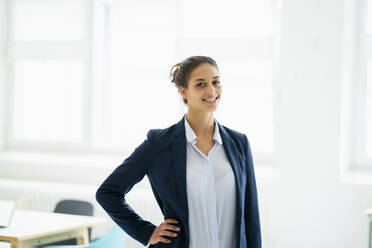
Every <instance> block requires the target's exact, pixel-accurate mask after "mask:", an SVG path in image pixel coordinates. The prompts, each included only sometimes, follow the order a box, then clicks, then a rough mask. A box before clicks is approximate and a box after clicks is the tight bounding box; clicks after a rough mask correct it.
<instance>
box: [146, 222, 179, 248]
mask: <svg viewBox="0 0 372 248" xmlns="http://www.w3.org/2000/svg"><path fill="white" fill-rule="evenodd" d="M176 223H178V221H176V220H174V219H166V220H165V221H164V222H163V223H161V224H160V225H159V226H158V227H157V228H156V229H155V230H154V232H153V234H152V235H151V238H150V240H149V243H150V244H156V243H158V242H163V243H170V242H171V241H170V240H169V239H166V238H164V237H162V236H168V237H177V233H175V232H178V231H179V230H180V228H179V227H178V226H176V225H173V224H176ZM172 231H175V232H172Z"/></svg>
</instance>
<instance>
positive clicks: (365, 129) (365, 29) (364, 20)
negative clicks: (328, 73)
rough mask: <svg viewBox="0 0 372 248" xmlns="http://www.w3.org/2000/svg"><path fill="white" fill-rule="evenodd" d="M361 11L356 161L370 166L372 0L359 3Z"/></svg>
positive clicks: (357, 79)
mask: <svg viewBox="0 0 372 248" xmlns="http://www.w3.org/2000/svg"><path fill="white" fill-rule="evenodd" d="M360 4H361V5H360V6H359V7H360V9H359V10H360V11H361V12H362V15H361V18H360V19H359V20H360V23H358V24H359V26H360V29H359V30H360V31H359V35H358V36H357V37H359V39H358V43H359V44H360V46H359V49H358V50H356V54H357V60H358V61H359V63H358V64H359V65H360V66H358V67H357V68H356V70H355V73H356V75H355V79H356V82H357V84H356V85H357V87H355V90H356V91H357V93H356V95H355V109H356V110H357V109H359V111H355V113H356V117H355V120H356V124H355V130H356V132H357V135H356V137H357V140H356V145H355V148H356V151H355V154H356V161H357V164H358V165H359V166H362V167H363V166H372V46H371V44H372V17H371V15H372V1H370V0H365V1H361V3H360Z"/></svg>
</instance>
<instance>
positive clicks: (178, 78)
mask: <svg viewBox="0 0 372 248" xmlns="http://www.w3.org/2000/svg"><path fill="white" fill-rule="evenodd" d="M204 63H207V64H210V65H213V66H214V67H216V69H217V70H218V66H217V63H216V61H215V60H214V59H212V58H211V57H207V56H191V57H188V58H187V59H185V60H183V61H182V62H180V63H177V64H175V65H174V66H172V68H171V72H170V75H169V77H170V78H171V82H172V83H174V85H175V86H176V87H177V88H178V89H180V87H183V88H187V87H188V82H189V79H190V75H191V72H192V71H193V70H194V69H195V68H196V67H198V66H199V65H200V64H204ZM173 68H176V69H175V70H174V71H173ZM183 102H184V103H185V104H187V99H185V98H183Z"/></svg>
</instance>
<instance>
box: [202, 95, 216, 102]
mask: <svg viewBox="0 0 372 248" xmlns="http://www.w3.org/2000/svg"><path fill="white" fill-rule="evenodd" d="M217 98H218V96H216V97H214V98H208V99H203V101H207V102H213V101H215V100H217Z"/></svg>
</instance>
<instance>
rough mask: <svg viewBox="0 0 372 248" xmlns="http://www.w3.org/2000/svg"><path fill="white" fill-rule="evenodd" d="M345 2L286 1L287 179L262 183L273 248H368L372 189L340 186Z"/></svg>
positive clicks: (283, 137)
mask: <svg viewBox="0 0 372 248" xmlns="http://www.w3.org/2000/svg"><path fill="white" fill-rule="evenodd" d="M343 11H344V10H343V1H340V0H319V1H317V0H312V1H310V0H288V1H286V0H283V26H282V28H283V30H282V32H283V33H282V64H281V70H280V86H281V88H282V98H281V103H282V105H281V107H280V109H281V111H280V114H279V116H280V118H281V120H280V135H279V136H280V151H279V154H280V177H279V178H277V179H275V180H268V179H266V180H265V179H262V180H260V181H259V187H260V198H261V209H262V210H261V212H262V218H263V224H262V225H263V229H264V230H265V232H264V241H265V244H266V247H270V248H300V247H301V248H307V247H308V248H314V247H316V248H329V247H332V248H354V247H355V248H367V235H368V233H367V230H368V229H367V228H368V223H367V218H366V216H365V214H364V210H365V208H367V207H369V208H371V207H372V197H371V195H372V187H371V186H363V185H355V184H349V183H342V182H340V176H339V171H340V161H339V155H340V154H339V131H340V130H339V128H340V122H339V121H340V118H339V114H340V91H341V75H342V67H341V65H342V59H343V57H342V53H343V44H342V38H343Z"/></svg>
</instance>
